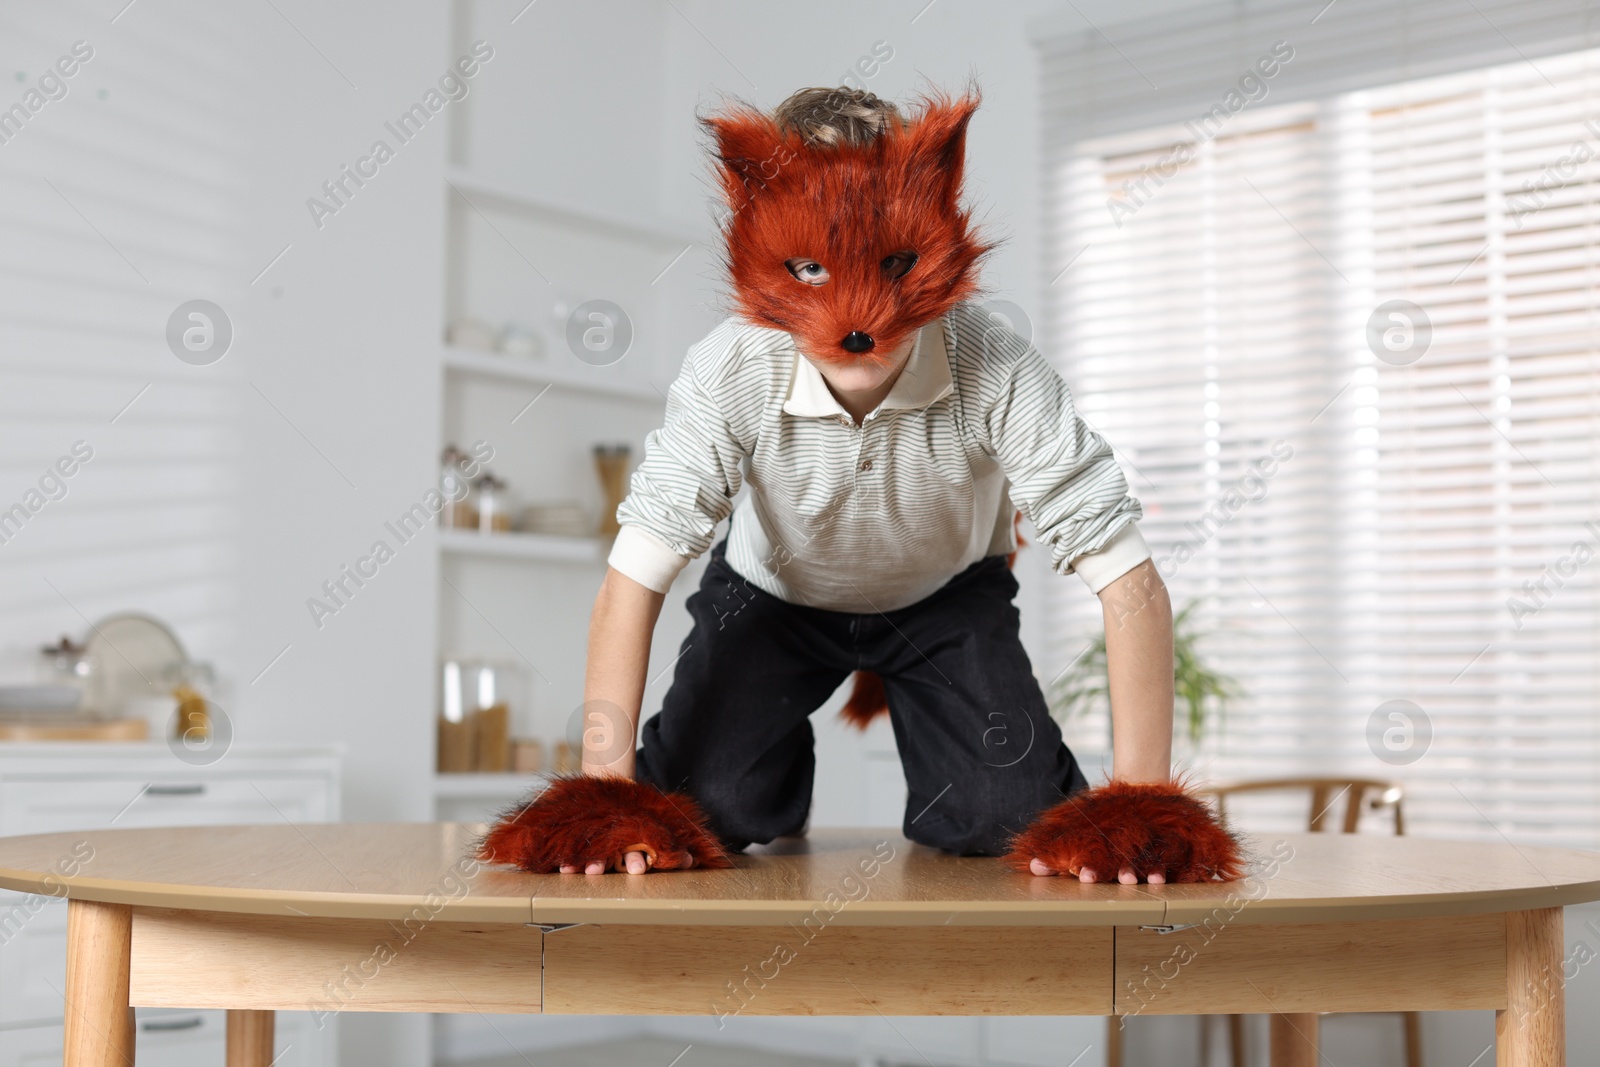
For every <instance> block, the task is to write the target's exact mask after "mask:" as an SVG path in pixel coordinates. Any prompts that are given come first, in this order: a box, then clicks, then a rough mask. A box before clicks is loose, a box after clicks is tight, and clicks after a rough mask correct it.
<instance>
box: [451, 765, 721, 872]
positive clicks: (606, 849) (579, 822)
mask: <svg viewBox="0 0 1600 1067" xmlns="http://www.w3.org/2000/svg"><path fill="white" fill-rule="evenodd" d="M629 852H643V853H644V854H645V856H646V857H647V859H648V860H649V863H650V869H651V870H657V871H669V870H676V869H681V868H684V867H732V866H733V860H732V859H730V858H729V857H728V853H727V851H726V850H725V849H723V847H722V844H721V842H719V841H718V840H717V839H716V836H715V835H713V834H712V833H711V831H710V830H708V829H707V828H706V817H705V814H704V813H703V812H701V810H700V807H699V805H697V804H696V803H695V802H694V801H693V800H691V799H690V798H689V797H687V796H685V795H684V794H682V793H663V792H662V791H661V790H659V789H657V788H656V787H655V786H653V785H647V784H646V783H644V782H636V781H634V780H633V779H631V778H616V777H609V776H586V775H574V776H568V777H561V778H556V779H554V780H553V781H551V783H550V784H549V785H548V786H547V787H546V788H545V789H544V791H543V792H541V793H537V794H535V795H534V796H532V797H531V798H529V799H528V800H527V801H526V802H524V803H523V804H521V805H520V806H518V807H515V808H511V809H509V810H507V811H505V812H503V813H502V814H501V816H500V817H499V818H498V819H497V820H496V821H495V823H494V825H493V826H492V827H490V829H489V832H488V833H486V834H485V835H484V836H483V838H482V840H481V841H479V842H478V852H477V855H478V859H480V860H482V861H484V862H485V863H503V864H508V865H510V866H513V867H519V868H521V869H522V870H524V871H530V872H532V873H534V874H543V873H545V872H548V871H558V870H560V869H561V867H562V865H563V864H565V865H570V866H575V867H577V868H578V870H580V871H582V870H583V869H584V867H585V866H586V865H588V864H590V863H604V864H605V865H606V869H607V870H612V869H615V870H619V871H620V870H624V869H625V868H624V866H623V857H624V855H626V854H627V853H629Z"/></svg>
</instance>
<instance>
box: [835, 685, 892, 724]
mask: <svg viewBox="0 0 1600 1067" xmlns="http://www.w3.org/2000/svg"><path fill="white" fill-rule="evenodd" d="M854 677H855V683H854V684H853V685H852V686H851V687H850V699H849V700H847V701H845V705H844V707H842V708H840V709H839V718H841V719H843V720H844V721H845V722H847V723H849V724H850V725H851V726H854V727H855V728H856V729H858V730H865V729H866V728H867V727H869V726H871V725H872V720H873V719H876V718H877V717H878V716H879V715H883V714H884V713H886V712H887V711H888V710H889V699H888V697H886V696H885V695H884V692H883V679H882V678H879V677H878V676H877V675H876V674H873V673H872V672H871V671H856V673H855V675H854Z"/></svg>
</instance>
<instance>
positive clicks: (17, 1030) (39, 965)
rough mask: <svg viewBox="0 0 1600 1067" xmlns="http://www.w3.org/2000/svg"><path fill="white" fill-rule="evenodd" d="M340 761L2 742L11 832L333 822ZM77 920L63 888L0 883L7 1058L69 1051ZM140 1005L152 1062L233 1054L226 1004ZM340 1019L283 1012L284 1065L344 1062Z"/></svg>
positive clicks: (217, 1060) (5, 814) (256, 750)
mask: <svg viewBox="0 0 1600 1067" xmlns="http://www.w3.org/2000/svg"><path fill="white" fill-rule="evenodd" d="M339 764H340V757H339V753H338V752H337V751H336V750H334V749H329V748H309V747H307V748H299V747H293V748H291V747H253V746H243V745H235V746H234V747H233V748H232V749H230V750H228V751H227V752H226V753H225V754H224V755H223V756H222V757H221V758H220V759H218V760H217V761H216V762H214V763H211V764H209V765H206V766H192V765H190V764H187V763H184V762H182V761H180V760H179V759H177V758H176V757H175V756H174V755H173V754H172V752H170V751H169V750H168V749H167V747H166V746H165V745H163V744H159V743H156V744H128V743H113V744H91V743H74V744H0V835H6V836H10V835H15V834H39V833H56V832H70V831H72V830H99V829H106V828H111V827H116V828H122V827H148V826H221V825H229V824H240V823H281V822H292V823H317V822H334V821H337V819H338V817H339ZM92 866H93V862H92V860H91V861H90V862H89V864H88V865H86V866H85V868H84V870H85V872H86V873H88V872H89V870H90V869H91V868H92ZM66 931H67V907H66V902H65V901H64V900H60V899H55V898H51V897H43V896H35V895H29V894H23V893H13V892H10V891H9V890H0V1067H24V1065H28V1067H32V1065H42V1064H47V1063H48V1064H59V1063H60V1062H61V1018H62V1003H61V993H60V990H61V989H62V988H64V986H65V984H66V973H65V971H66V967H65V961H66ZM137 1017H138V1027H139V1028H138V1042H139V1045H138V1047H139V1063H140V1065H141V1067H148V1065H155V1067H189V1065H191V1064H193V1065H195V1067H199V1065H201V1064H205V1065H208V1067H218V1065H220V1064H221V1063H222V1062H223V1054H224V1046H223V1040H224V1024H223V1013H221V1012H216V1011H191V1012H185V1011H172V1010H168V1009H148V1010H144V1009H141V1010H140V1011H138V1012H137ZM335 1025H336V1024H329V1025H327V1026H326V1027H324V1028H323V1029H321V1030H319V1029H318V1028H317V1026H316V1024H315V1021H314V1020H313V1018H312V1017H311V1016H310V1015H307V1014H304V1013H297V1012H279V1013H278V1021H277V1044H278V1051H279V1052H280V1053H281V1054H282V1055H281V1058H279V1059H278V1060H276V1061H275V1064H276V1067H333V1065H334V1062H335V1048H336V1038H335V1033H336V1031H335Z"/></svg>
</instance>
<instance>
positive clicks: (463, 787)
mask: <svg viewBox="0 0 1600 1067" xmlns="http://www.w3.org/2000/svg"><path fill="white" fill-rule="evenodd" d="M549 780H550V776H549V775H548V774H544V773H539V774H515V773H511V772H507V773H504V774H435V775H434V776H433V795H434V797H435V798H436V799H439V800H501V799H504V798H508V797H509V798H512V799H515V798H517V797H520V796H523V795H524V794H526V793H527V792H528V791H529V790H530V789H532V788H533V787H534V786H536V785H540V784H542V783H545V782H548V781H549Z"/></svg>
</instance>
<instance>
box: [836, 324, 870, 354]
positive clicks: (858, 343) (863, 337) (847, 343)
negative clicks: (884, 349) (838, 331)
mask: <svg viewBox="0 0 1600 1067" xmlns="http://www.w3.org/2000/svg"><path fill="white" fill-rule="evenodd" d="M839 343H840V344H841V345H843V346H844V350H845V351H846V352H854V353H856V354H857V355H859V354H860V353H862V352H871V351H872V346H873V343H874V342H873V340H872V338H871V336H869V335H867V334H864V333H862V332H861V331H860V330H851V331H850V332H849V333H847V334H845V335H844V340H843V341H840V342H839Z"/></svg>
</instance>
